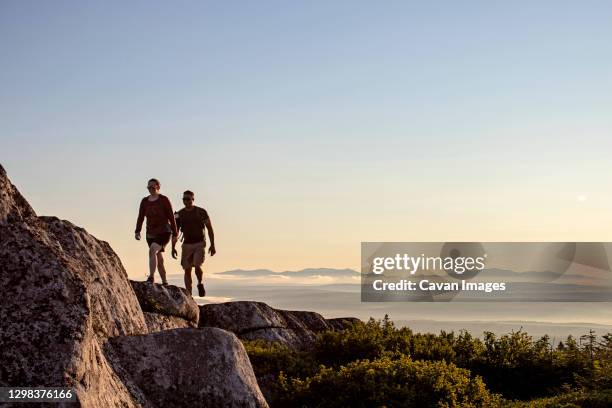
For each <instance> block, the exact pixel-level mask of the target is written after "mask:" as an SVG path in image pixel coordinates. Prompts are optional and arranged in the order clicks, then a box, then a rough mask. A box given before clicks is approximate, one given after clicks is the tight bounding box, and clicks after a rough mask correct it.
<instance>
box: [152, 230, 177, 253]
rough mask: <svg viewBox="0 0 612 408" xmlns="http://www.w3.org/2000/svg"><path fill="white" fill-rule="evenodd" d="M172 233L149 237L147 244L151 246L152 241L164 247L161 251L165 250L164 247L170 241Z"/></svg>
mask: <svg viewBox="0 0 612 408" xmlns="http://www.w3.org/2000/svg"><path fill="white" fill-rule="evenodd" d="M170 235H172V234H170V233H167V234H164V235H156V236H154V237H150V238H149V237H147V244H148V245H149V248H150V247H151V244H152V243H154V242H155V243H156V244H157V245H159V246H161V247H162V248H161V249H160V250H159V252H164V247H165V246H166V244H168V242H170Z"/></svg>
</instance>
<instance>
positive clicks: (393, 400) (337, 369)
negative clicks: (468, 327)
mask: <svg viewBox="0 0 612 408" xmlns="http://www.w3.org/2000/svg"><path fill="white" fill-rule="evenodd" d="M244 343H245V347H246V349H247V352H248V354H249V357H250V359H251V363H252V365H253V369H254V370H255V374H256V375H257V377H258V379H259V381H260V386H261V387H262V389H264V390H265V392H266V394H268V395H267V396H268V400H269V402H270V405H271V406H272V407H275V406H278V407H283V406H298V407H299V406H305V407H346V406H351V407H380V406H387V407H417V406H418V407H561V406H562V407H609V406H612V333H609V334H607V335H605V336H603V337H601V338H597V337H596V336H595V335H594V333H593V332H591V333H589V334H587V335H585V336H582V337H581V338H580V339H575V338H573V337H572V336H569V337H568V338H567V339H566V340H565V341H564V342H561V343H559V344H558V345H556V347H553V346H552V344H551V341H550V338H549V337H548V336H544V337H542V338H540V339H536V340H534V339H533V338H532V337H531V336H529V335H528V334H527V333H525V332H523V331H518V332H512V333H509V334H506V335H503V336H496V335H495V334H493V333H490V332H485V333H484V336H483V338H482V339H479V338H476V337H473V336H472V335H471V334H470V333H468V332H466V331H461V332H459V333H454V332H444V331H442V332H441V333H440V334H438V335H434V334H420V333H413V332H412V331H411V330H410V329H409V328H396V327H395V326H394V324H393V322H392V321H391V320H390V319H389V318H388V317H385V318H384V319H382V320H374V319H370V320H369V321H368V322H367V323H357V324H354V325H352V326H351V327H350V328H348V329H346V330H344V331H330V332H324V333H321V334H320V335H319V336H318V337H317V340H316V343H315V345H314V347H313V348H312V349H311V350H309V351H293V350H290V349H289V348H287V347H286V346H284V345H282V344H279V343H268V342H264V341H260V340H257V341H245V342H244Z"/></svg>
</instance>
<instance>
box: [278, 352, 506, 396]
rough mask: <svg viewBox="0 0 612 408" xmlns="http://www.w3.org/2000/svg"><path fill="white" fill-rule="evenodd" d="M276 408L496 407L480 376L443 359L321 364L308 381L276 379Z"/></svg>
mask: <svg viewBox="0 0 612 408" xmlns="http://www.w3.org/2000/svg"><path fill="white" fill-rule="evenodd" d="M280 389H281V395H279V396H278V397H277V398H278V399H277V400H276V401H275V402H276V403H277V404H278V405H279V406H292V407H301V406H305V407H342V408H344V407H381V406H387V407H497V406H499V405H500V403H501V399H500V397H499V396H497V395H492V394H490V393H489V392H488V391H487V390H486V387H485V384H484V383H483V382H482V380H481V379H480V378H479V377H476V378H472V377H470V373H469V371H468V370H464V369H461V368H458V367H456V366H455V365H454V364H447V363H445V362H444V361H438V362H429V361H412V360H411V359H410V358H408V357H406V356H404V357H401V358H398V359H392V358H389V357H383V358H380V359H377V360H374V361H369V360H361V361H355V362H352V363H350V364H348V365H347V366H342V367H340V368H338V369H335V368H331V367H325V366H322V367H321V368H320V369H319V371H318V372H317V373H316V374H315V375H314V376H312V377H308V378H306V379H303V380H302V379H289V378H287V377H286V376H284V375H281V377H280Z"/></svg>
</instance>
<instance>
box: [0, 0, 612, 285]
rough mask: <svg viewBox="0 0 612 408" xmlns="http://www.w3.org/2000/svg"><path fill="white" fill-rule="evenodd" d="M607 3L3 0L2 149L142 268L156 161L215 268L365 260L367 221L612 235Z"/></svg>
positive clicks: (464, 230) (38, 196) (29, 183)
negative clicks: (142, 233)
mask: <svg viewBox="0 0 612 408" xmlns="http://www.w3.org/2000/svg"><path fill="white" fill-rule="evenodd" d="M611 17H612V3H610V2H607V1H584V2H570V1H539V2H528V1H519V2H489V1H483V2H478V1H465V2H454V1H446V2H445V1H440V2H405V1H402V2H392V1H390V2H384V3H380V2H378V3H377V2H366V1H350V2H343V1H336V2H322V1H293V2H281V1H272V2H271V1H261V2H246V1H244V2H234V1H227V2H204V1H198V2H190V1H179V2H157V1H153V2H144V1H142V2H137V1H134V2H113V1H109V2H88V1H85V2H80V1H72V2H65V1H54V2H23V1H6V0H5V1H2V2H0V52H1V55H2V58H0V89H1V92H0V146H1V148H0V163H1V164H2V165H3V166H4V167H5V168H6V170H7V171H8V173H9V176H10V177H11V179H12V181H13V183H14V184H16V185H17V187H18V188H19V189H20V191H21V192H22V193H23V194H24V195H25V196H26V197H27V199H28V200H29V201H30V203H31V204H32V205H33V207H34V208H35V209H36V211H37V212H38V213H39V214H43V215H56V216H58V217H60V218H64V219H68V220H71V221H72V222H74V223H75V224H77V225H80V226H83V227H85V228H86V229H87V230H88V231H89V232H91V233H93V234H94V235H96V236H97V237H99V238H101V239H104V240H106V241H108V242H110V244H111V245H112V247H113V248H114V249H115V250H116V251H117V253H118V254H119V256H120V257H121V259H122V261H123V263H124V265H125V267H126V269H127V271H128V274H129V275H130V276H131V277H144V275H145V273H146V271H147V251H146V246H145V244H144V243H143V242H142V241H141V242H137V241H135V240H134V237H133V231H134V225H135V221H136V215H137V209H138V203H139V201H140V199H141V198H142V197H144V196H145V195H146V194H147V192H146V189H145V186H146V182H147V180H148V179H149V178H151V177H156V178H158V179H159V180H160V181H161V183H162V193H163V194H165V195H167V196H168V197H170V199H171V200H172V203H173V205H174V206H175V207H176V208H177V209H178V208H179V207H178V206H179V205H180V204H181V201H180V197H181V194H182V191H184V190H185V189H190V190H193V191H194V192H195V193H196V205H200V206H203V207H205V208H206V209H207V210H208V211H209V213H210V215H211V219H212V223H213V226H214V227H215V235H216V241H217V251H218V253H217V255H216V256H215V257H214V258H212V259H210V260H207V261H206V269H207V271H208V272H220V271H225V270H230V269H236V268H242V269H256V268H267V269H271V270H278V271H282V270H299V269H302V268H310V267H327V268H354V269H358V268H359V263H360V252H359V251H360V242H362V241H419V242H420V241H440V242H443V241H479V242H485V241H531V240H534V241H540V240H541V241H612V228H610V226H611V225H612V211H610V209H611V208H612V189H610V185H611V184H612V163H611V161H610V159H609V155H610V152H612V115H610V111H611V108H612V41H610V39H611V38H612V25H611V24H610V21H611ZM175 269H176V271H175ZM170 270H171V272H178V271H179V270H180V269H179V265H178V263H175V264H171V267H170Z"/></svg>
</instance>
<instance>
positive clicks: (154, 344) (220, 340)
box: [108, 328, 268, 407]
mask: <svg viewBox="0 0 612 408" xmlns="http://www.w3.org/2000/svg"><path fill="white" fill-rule="evenodd" d="M109 347H110V349H109V351H108V354H109V356H110V360H111V361H112V362H113V365H114V366H115V368H116V369H117V372H118V373H120V376H122V379H123V380H124V382H126V383H133V384H135V385H136V386H137V387H138V388H139V389H140V390H141V391H142V392H143V396H142V397H141V398H143V397H144V398H145V399H142V400H140V401H139V403H141V404H142V406H144V407H149V406H151V407H163V406H166V407H182V406H201V407H203V406H206V407H223V406H235V407H267V406H268V405H267V403H266V401H265V399H264V397H263V395H262V394H261V391H260V390H259V386H258V385H257V380H256V379H255V375H254V374H253V370H252V369H251V364H250V362H249V359H248V356H247V354H246V352H245V350H244V347H243V346H242V343H241V342H240V341H239V340H238V339H237V338H236V336H234V335H232V334H228V333H227V332H226V331H224V330H220V329H217V328H203V329H176V330H168V331H162V332H158V333H153V334H150V335H147V336H122V337H116V338H114V339H111V340H110V342H109Z"/></svg>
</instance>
